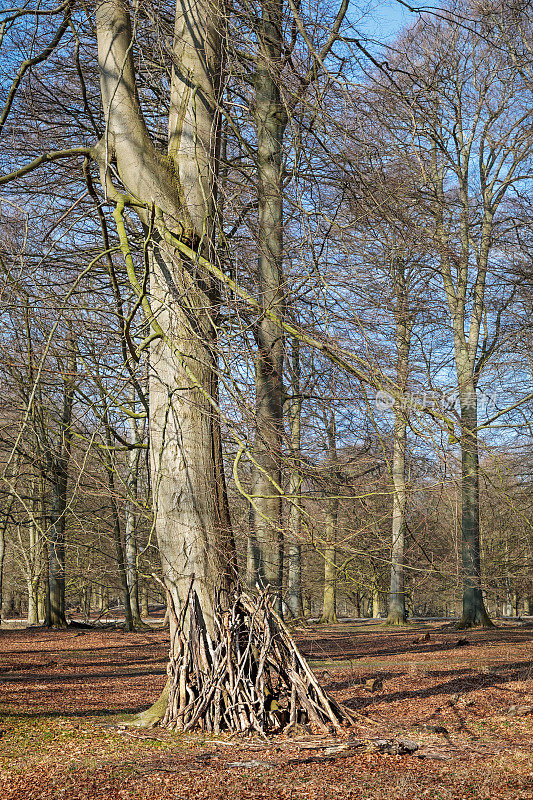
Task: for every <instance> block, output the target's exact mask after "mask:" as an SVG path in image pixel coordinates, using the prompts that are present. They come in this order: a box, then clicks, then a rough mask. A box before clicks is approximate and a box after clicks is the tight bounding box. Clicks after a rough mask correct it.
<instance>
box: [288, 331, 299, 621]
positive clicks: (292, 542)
mask: <svg viewBox="0 0 533 800" xmlns="http://www.w3.org/2000/svg"><path fill="white" fill-rule="evenodd" d="M291 394H292V397H291V400H290V405H289V424H290V444H291V456H292V464H291V469H290V476H289V494H290V497H291V499H292V502H291V503H290V505H289V519H288V526H287V527H288V535H289V553H288V561H289V564H288V587H287V588H288V592H287V605H288V607H289V610H290V612H291V614H293V616H295V617H300V616H302V615H303V603H302V544H301V540H302V535H301V527H302V519H301V512H300V508H299V506H300V504H301V485H302V478H301V474H300V468H299V466H300V447H301V441H300V439H301V433H300V429H301V413H302V397H301V394H300V349H299V341H298V339H293V340H292V363H291Z"/></svg>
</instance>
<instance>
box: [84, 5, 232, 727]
mask: <svg viewBox="0 0 533 800" xmlns="http://www.w3.org/2000/svg"><path fill="white" fill-rule="evenodd" d="M96 21H97V38H98V58H99V70H100V85H101V95H102V103H103V109H104V114H105V117H106V120H107V131H106V138H105V140H104V141H103V142H101V143H100V145H99V147H98V148H97V150H96V151H95V156H96V157H97V158H99V159H100V164H101V174H102V180H103V182H104V183H106V185H107V190H108V193H109V195H110V196H111V197H112V198H115V199H117V200H119V197H118V193H117V190H116V188H115V187H114V186H113V185H111V184H110V180H109V174H107V175H106V163H105V162H104V161H102V157H103V156H104V155H105V152H106V144H107V147H108V155H109V158H111V157H114V159H115V161H116V166H117V171H118V174H119V176H120V179H121V181H122V183H123V185H124V187H125V188H126V190H127V191H128V192H129V193H130V194H131V195H133V196H134V197H135V198H136V200H137V201H140V202H141V203H142V204H144V205H145V206H146V207H147V208H148V209H149V208H150V207H151V206H152V205H153V206H154V208H156V224H155V230H154V232H153V237H152V243H153V249H152V257H151V271H150V302H151V311H150V310H149V311H148V318H149V319H150V320H151V324H152V329H153V330H154V333H155V334H156V336H157V337H158V338H156V339H154V341H153V342H152V346H151V352H150V375H149V385H150V446H151V451H150V453H151V480H152V489H153V498H154V526H155V532H156V535H157V540H158V545H159V552H160V555H161V562H162V571H163V577H164V582H165V586H166V588H167V590H168V592H169V593H170V596H171V597H172V600H173V604H174V606H175V610H176V612H177V613H179V610H180V607H181V604H182V602H183V601H184V599H185V597H186V594H187V592H188V588H189V585H190V582H191V579H192V578H193V576H194V579H195V589H196V592H197V594H198V597H199V601H200V606H201V608H202V611H203V614H204V618H205V621H206V625H207V628H208V629H211V628H212V612H211V609H212V602H213V593H214V590H215V588H216V586H217V584H218V585H220V584H222V585H223V586H227V585H229V582H230V581H231V579H232V578H233V569H234V546H233V537H232V533H231V525H230V519H229V511H228V506H227V496H226V489H225V478H224V473H223V467H222V455H221V442H220V423H219V416H218V412H217V406H218V385H217V378H216V368H217V362H216V327H215V325H216V318H217V310H218V294H217V291H216V286H214V284H213V281H212V280H211V279H210V278H209V276H208V274H207V273H205V274H204V272H203V270H202V269H201V267H200V266H199V265H198V264H196V263H192V261H189V260H188V259H187V258H186V257H183V256H182V254H181V251H180V249H179V247H178V246H177V243H178V241H179V242H182V243H183V244H184V245H187V246H189V247H191V248H192V249H193V251H195V252H198V253H201V254H206V255H208V256H209V255H210V252H211V244H212V235H213V203H214V200H215V188H216V187H215V184H214V179H215V176H216V167H217V158H216V156H217V148H218V138H219V137H218V129H219V120H218V114H217V110H216V109H217V102H218V100H217V98H218V94H219V88H220V87H219V82H220V80H221V74H222V68H221V67H222V60H221V48H220V37H221V32H223V29H224V21H223V13H222V8H221V7H219V6H217V4H216V3H213V2H206V0H198V1H195V0H192V2H188V0H187V1H184V2H181V1H180V0H178V3H177V7H176V26H175V37H174V56H173V71H172V80H171V100H170V114H169V154H168V156H164V155H162V154H160V153H157V152H156V150H155V148H154V146H153V144H152V142H151V140H150V136H149V133H148V130H147V127H146V124H145V121H144V118H143V114H142V110H141V108H140V105H139V101H138V96H137V92H136V84H135V70H134V63H133V58H132V53H131V23H130V18H129V13H128V8H127V6H126V4H124V3H122V2H118V0H102V2H99V3H98V5H97V9H96ZM110 151H111V152H110ZM138 213H139V215H140V217H141V220H142V221H143V222H144V224H145V225H147V224H148V218H149V213H148V211H146V212H145V211H143V209H142V208H139V209H138ZM117 221H118V222H120V217H117ZM167 231H170V232H171V233H172V234H173V235H174V236H175V237H176V239H175V240H169V238H168V235H167ZM174 242H176V246H175V245H174ZM123 252H124V249H123ZM193 261H194V259H193ZM172 627H173V621H172V619H171V637H172ZM154 713H155V714H156V717H157V714H158V713H159V712H158V711H155V712H154ZM149 717H150V714H148V715H146V717H145V720H141V722H142V721H146V722H149Z"/></svg>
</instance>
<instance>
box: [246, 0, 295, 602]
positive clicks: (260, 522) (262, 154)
mask: <svg viewBox="0 0 533 800" xmlns="http://www.w3.org/2000/svg"><path fill="white" fill-rule="evenodd" d="M282 19H283V3H282V0H263V2H262V6H261V18H260V20H259V21H258V31H259V34H258V56H257V64H256V71H255V124H256V129H257V197H258V208H259V210H258V237H259V243H258V244H259V255H258V261H257V285H258V291H259V295H260V298H259V299H260V302H261V303H262V305H263V306H264V307H265V308H269V309H270V310H272V311H274V312H275V313H276V314H277V315H278V317H280V318H282V317H283V314H284V306H285V301H284V291H283V274H282V272H283V182H282V179H283V176H282V153H283V134H284V131H285V126H286V123H287V118H286V113H285V109H284V106H283V104H282V102H281V94H280V70H281V62H282V44H283V42H282V29H283V23H282ZM256 337H257V354H256V364H255V391H256V400H255V413H256V433H255V443H254V458H255V460H256V462H257V464H255V465H253V467H252V496H253V506H254V522H253V535H254V536H255V539H256V541H257V553H258V562H259V563H258V579H259V582H260V583H261V584H263V585H266V584H270V586H271V587H272V590H273V591H274V592H276V593H277V601H276V602H277V608H278V611H280V610H281V593H282V582H283V537H282V533H281V495H280V493H279V491H278V490H277V489H276V485H277V486H280V485H281V445H282V435H283V354H284V342H283V331H282V329H281V327H280V326H279V325H277V324H276V323H275V322H273V321H272V320H269V319H267V318H266V317H263V318H262V319H261V320H260V321H259V323H258V325H257V331H256Z"/></svg>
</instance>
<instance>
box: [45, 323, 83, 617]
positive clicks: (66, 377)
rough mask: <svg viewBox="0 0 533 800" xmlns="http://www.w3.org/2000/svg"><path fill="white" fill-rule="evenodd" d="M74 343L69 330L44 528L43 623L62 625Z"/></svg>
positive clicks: (74, 364)
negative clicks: (45, 611) (45, 599)
mask: <svg viewBox="0 0 533 800" xmlns="http://www.w3.org/2000/svg"><path fill="white" fill-rule="evenodd" d="M76 370H77V358H76V342H75V339H74V336H73V334H72V332H70V333H69V336H68V339H67V358H66V370H65V371H64V373H63V412H62V415H61V419H60V426H59V436H60V438H59V443H58V447H57V452H56V453H53V452H52V453H49V455H48V460H49V463H50V466H51V475H50V481H51V494H52V498H51V502H50V515H49V520H50V524H49V528H48V581H49V597H50V608H49V616H47V619H46V624H47V625H48V626H50V627H53V628H63V627H65V626H66V624H67V620H66V616H65V532H66V514H67V485H68V467H69V462H70V449H71V442H72V409H73V405H74V392H75V387H76Z"/></svg>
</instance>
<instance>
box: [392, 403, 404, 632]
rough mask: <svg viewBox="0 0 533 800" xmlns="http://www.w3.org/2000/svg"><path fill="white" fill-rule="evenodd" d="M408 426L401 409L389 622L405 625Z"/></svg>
mask: <svg viewBox="0 0 533 800" xmlns="http://www.w3.org/2000/svg"><path fill="white" fill-rule="evenodd" d="M406 428H407V426H406V423H405V418H404V417H403V415H402V412H401V411H398V410H397V411H396V413H395V419H394V443H393V456H392V480H393V485H394V494H393V501H392V548H391V578H390V599H389V614H388V617H387V624H389V625H405V623H406V622H407V613H406V608H405V575H404V548H405V510H406V506H407V492H406V483H405V445H406V439H407V430H406Z"/></svg>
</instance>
